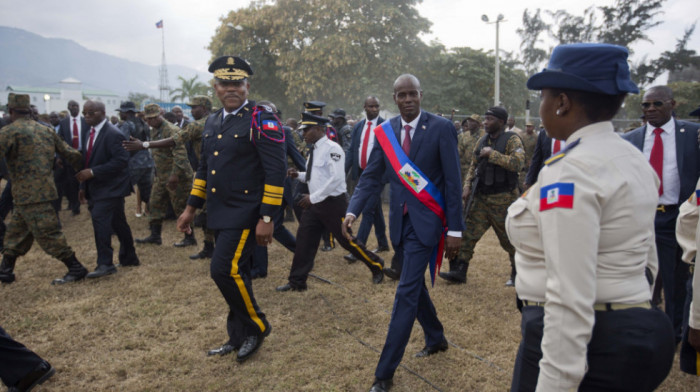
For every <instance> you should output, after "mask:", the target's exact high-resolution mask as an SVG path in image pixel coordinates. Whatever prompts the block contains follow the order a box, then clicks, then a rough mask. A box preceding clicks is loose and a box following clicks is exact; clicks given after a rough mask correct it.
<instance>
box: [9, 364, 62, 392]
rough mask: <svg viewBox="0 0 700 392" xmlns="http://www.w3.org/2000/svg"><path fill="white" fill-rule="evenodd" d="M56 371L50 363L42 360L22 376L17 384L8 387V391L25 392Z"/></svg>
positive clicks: (41, 382)
mask: <svg viewBox="0 0 700 392" xmlns="http://www.w3.org/2000/svg"><path fill="white" fill-rule="evenodd" d="M55 373H56V369H54V367H53V366H51V364H50V363H48V362H46V361H44V362H42V363H41V364H39V366H37V367H36V368H35V369H34V370H32V371H31V372H29V374H27V375H26V376H24V378H22V379H21V380H19V382H18V383H17V385H15V386H13V387H10V389H8V392H27V391H31V390H32V389H34V387H36V386H37V385H39V384H43V383H44V382H45V381H46V380H48V379H49V378H51V376H53V375H54V374H55Z"/></svg>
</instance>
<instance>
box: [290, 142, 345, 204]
mask: <svg viewBox="0 0 700 392" xmlns="http://www.w3.org/2000/svg"><path fill="white" fill-rule="evenodd" d="M313 154H314V161H313V169H311V181H310V182H308V184H309V198H310V199H311V203H313V204H316V203H320V202H322V201H324V200H325V199H326V198H327V197H329V196H339V195H342V194H343V193H345V192H346V191H347V187H346V185H345V153H344V152H343V148H342V147H341V146H340V144H338V143H336V142H333V141H331V140H329V139H328V137H326V136H323V137H322V138H320V139H318V140H317V141H316V143H314V151H313ZM306 165H307V167H308V165H309V161H308V160H307V161H306ZM299 181H302V182H307V181H306V172H301V173H299Z"/></svg>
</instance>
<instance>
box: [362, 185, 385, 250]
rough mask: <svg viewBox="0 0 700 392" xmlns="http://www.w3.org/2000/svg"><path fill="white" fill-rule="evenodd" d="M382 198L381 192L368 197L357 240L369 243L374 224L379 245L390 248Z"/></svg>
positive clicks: (363, 209)
mask: <svg viewBox="0 0 700 392" xmlns="http://www.w3.org/2000/svg"><path fill="white" fill-rule="evenodd" d="M381 198H382V195H381V193H376V194H373V195H370V197H369V198H367V202H366V203H365V206H364V207H363V208H362V222H360V227H359V228H358V229H357V240H358V241H359V242H362V243H363V244H365V245H367V239H368V238H369V233H370V231H371V230H372V226H374V235H375V236H376V237H377V246H379V247H387V248H388V247H389V241H388V240H387V238H386V223H385V221H384V212H383V211H382V200H381Z"/></svg>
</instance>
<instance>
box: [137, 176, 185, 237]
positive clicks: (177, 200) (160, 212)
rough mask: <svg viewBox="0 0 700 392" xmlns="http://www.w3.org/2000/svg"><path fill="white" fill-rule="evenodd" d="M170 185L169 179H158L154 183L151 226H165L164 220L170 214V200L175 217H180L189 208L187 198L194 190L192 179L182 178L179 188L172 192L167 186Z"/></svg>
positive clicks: (149, 221)
mask: <svg viewBox="0 0 700 392" xmlns="http://www.w3.org/2000/svg"><path fill="white" fill-rule="evenodd" d="M167 184H168V179H167V178H160V177H156V178H155V180H154V181H153V188H152V190H151V203H150V205H149V207H150V210H151V217H150V219H149V220H148V223H149V224H150V225H161V224H163V218H164V217H165V214H166V213H167V212H168V200H170V204H172V206H173V211H175V215H178V216H179V215H180V214H182V212H183V211H184V210H185V207H186V206H187V198H188V197H189V195H190V190H191V189H192V188H191V187H192V178H189V177H182V176H181V177H180V178H179V181H178V182H177V188H176V189H175V190H174V191H171V190H170V189H168V187H167V186H166V185H167Z"/></svg>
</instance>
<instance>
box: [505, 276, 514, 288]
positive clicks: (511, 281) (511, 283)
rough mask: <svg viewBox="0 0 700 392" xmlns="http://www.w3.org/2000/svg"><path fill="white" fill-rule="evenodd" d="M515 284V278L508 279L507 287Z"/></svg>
mask: <svg viewBox="0 0 700 392" xmlns="http://www.w3.org/2000/svg"><path fill="white" fill-rule="evenodd" d="M513 286H515V281H514V280H513V278H510V279H508V280H507V281H506V287H513Z"/></svg>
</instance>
